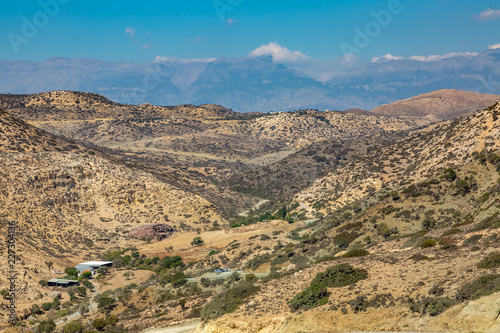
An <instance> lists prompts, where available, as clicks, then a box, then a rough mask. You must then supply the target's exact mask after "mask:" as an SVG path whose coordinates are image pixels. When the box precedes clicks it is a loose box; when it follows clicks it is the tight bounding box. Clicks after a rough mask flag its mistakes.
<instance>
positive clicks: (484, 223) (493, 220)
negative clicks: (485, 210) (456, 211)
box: [471, 213, 500, 232]
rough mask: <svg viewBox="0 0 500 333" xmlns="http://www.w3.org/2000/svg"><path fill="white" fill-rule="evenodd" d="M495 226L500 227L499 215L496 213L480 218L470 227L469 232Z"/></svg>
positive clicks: (494, 227)
mask: <svg viewBox="0 0 500 333" xmlns="http://www.w3.org/2000/svg"><path fill="white" fill-rule="evenodd" d="M496 228H500V217H499V215H498V213H495V214H494V215H492V216H490V217H487V218H485V219H484V220H481V221H480V222H479V223H478V224H476V225H475V226H473V227H472V228H471V232H474V231H480V230H484V229H496Z"/></svg>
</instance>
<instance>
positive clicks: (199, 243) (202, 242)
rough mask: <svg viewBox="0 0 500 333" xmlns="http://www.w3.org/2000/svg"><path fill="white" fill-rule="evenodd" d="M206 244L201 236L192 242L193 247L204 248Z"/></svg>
mask: <svg viewBox="0 0 500 333" xmlns="http://www.w3.org/2000/svg"><path fill="white" fill-rule="evenodd" d="M204 243H205V241H204V240H203V239H201V237H200V236H198V237H195V238H193V241H192V242H191V245H192V246H202V245H203V244H204Z"/></svg>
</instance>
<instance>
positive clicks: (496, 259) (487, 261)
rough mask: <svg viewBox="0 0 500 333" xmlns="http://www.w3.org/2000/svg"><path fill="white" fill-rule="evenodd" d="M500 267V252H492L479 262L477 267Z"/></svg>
mask: <svg viewBox="0 0 500 333" xmlns="http://www.w3.org/2000/svg"><path fill="white" fill-rule="evenodd" d="M498 267H500V252H493V253H490V254H488V255H487V256H486V258H484V259H483V260H481V261H480V262H479V263H478V264H477V268H482V269H492V268H498Z"/></svg>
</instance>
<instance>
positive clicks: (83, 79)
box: [0, 49, 500, 112]
mask: <svg viewBox="0 0 500 333" xmlns="http://www.w3.org/2000/svg"><path fill="white" fill-rule="evenodd" d="M160 60H161V59H160ZM499 65H500V49H490V50H486V51H484V52H482V53H480V54H478V55H457V56H454V57H451V58H445V59H441V58H437V59H435V60H432V59H420V60H416V59H396V60H390V59H388V58H380V59H378V60H377V61H376V62H373V63H369V64H364V65H361V66H359V67H356V68H353V69H351V70H349V71H347V72H342V73H338V74H337V75H335V76H334V77H333V78H331V79H330V80H328V81H327V82H321V81H320V80H319V79H316V78H313V77H310V76H307V75H305V74H303V73H301V72H299V71H298V70H296V69H293V67H294V66H293V64H291V65H290V64H288V65H283V64H280V63H276V62H273V59H272V58H271V57H253V58H252V57H248V58H224V57H222V58H219V59H216V60H214V61H201V60H193V61H185V60H178V59H173V60H169V59H167V60H165V61H162V62H159V63H153V64H135V63H128V62H116V63H110V62H106V61H101V60H95V59H65V58H51V59H48V60H46V61H44V62H31V61H7V60H2V61H0V75H2V77H3V80H2V81H1V82H0V92H3V93H23V94H24V93H39V92H44V91H52V90H77V91H87V92H94V93H99V94H102V95H104V96H106V97H108V98H110V99H112V100H115V101H117V102H121V103H129V104H142V103H146V102H147V103H151V104H155V105H178V104H196V105H199V104H219V105H224V106H225V107H227V108H231V109H234V110H235V111H240V112H251V111H263V112H267V111H271V110H296V109H307V108H318V109H337V110H345V109H350V108H360V109H367V110H370V109H372V108H374V107H377V106H379V105H382V104H388V103H392V102H394V101H397V100H401V99H405V98H410V97H413V96H416V95H419V94H423V93H428V92H431V91H435V90H438V89H460V90H467V91H474V92H482V93H488V94H500V84H499V82H500V66H499ZM287 66H288V67H287Z"/></svg>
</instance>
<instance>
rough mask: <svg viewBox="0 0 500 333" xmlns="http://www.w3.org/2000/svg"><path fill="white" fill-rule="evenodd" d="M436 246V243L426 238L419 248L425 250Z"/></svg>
mask: <svg viewBox="0 0 500 333" xmlns="http://www.w3.org/2000/svg"><path fill="white" fill-rule="evenodd" d="M436 245H437V242H436V241H435V240H434V239H432V238H428V239H426V240H424V241H423V242H422V243H420V245H419V246H420V247H421V248H423V249H425V248H427V247H433V246H436Z"/></svg>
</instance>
